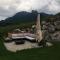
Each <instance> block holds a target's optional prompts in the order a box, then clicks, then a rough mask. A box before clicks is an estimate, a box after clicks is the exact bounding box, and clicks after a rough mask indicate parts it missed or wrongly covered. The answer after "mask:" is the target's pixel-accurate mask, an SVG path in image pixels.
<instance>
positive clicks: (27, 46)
mask: <svg viewBox="0 0 60 60" xmlns="http://www.w3.org/2000/svg"><path fill="white" fill-rule="evenodd" d="M4 45H5V47H6V49H7V50H9V51H12V52H16V51H19V50H24V49H31V48H38V47H39V46H38V44H37V43H31V42H29V41H25V43H24V44H19V45H16V44H15V42H10V43H4Z"/></svg>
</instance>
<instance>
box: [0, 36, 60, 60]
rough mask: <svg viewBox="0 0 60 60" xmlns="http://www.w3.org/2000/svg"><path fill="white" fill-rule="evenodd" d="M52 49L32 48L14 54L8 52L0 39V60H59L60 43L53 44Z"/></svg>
mask: <svg viewBox="0 0 60 60" xmlns="http://www.w3.org/2000/svg"><path fill="white" fill-rule="evenodd" d="M53 44H54V45H53V46H52V47H45V48H34V49H28V50H23V51H17V52H16V53H13V52H9V51H7V50H6V49H5V47H4V45H3V39H2V38H1V37H0V60H60V42H54V43H53Z"/></svg>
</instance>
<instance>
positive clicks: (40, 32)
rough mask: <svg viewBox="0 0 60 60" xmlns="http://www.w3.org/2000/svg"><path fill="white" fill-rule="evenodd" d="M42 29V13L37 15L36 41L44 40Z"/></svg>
mask: <svg viewBox="0 0 60 60" xmlns="http://www.w3.org/2000/svg"><path fill="white" fill-rule="evenodd" d="M42 38H43V37H42V30H41V22H40V14H38V16H37V21H36V41H37V42H40V41H41V40H42Z"/></svg>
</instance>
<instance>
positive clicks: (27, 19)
mask: <svg viewBox="0 0 60 60" xmlns="http://www.w3.org/2000/svg"><path fill="white" fill-rule="evenodd" d="M37 14H38V13H37V11H34V10H33V11H32V12H26V11H22V12H18V13H16V14H15V15H14V16H12V17H8V18H7V19H5V20H2V21H0V26H7V25H18V24H22V23H32V22H34V23H35V22H36V18H37ZM40 15H41V21H42V20H48V19H50V18H56V17H58V16H60V13H58V14H56V15H48V14H45V13H40Z"/></svg>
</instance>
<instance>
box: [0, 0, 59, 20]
mask: <svg viewBox="0 0 60 60" xmlns="http://www.w3.org/2000/svg"><path fill="white" fill-rule="evenodd" d="M31 10H37V11H38V12H45V13H48V14H56V13H58V12H60V0H0V19H2V18H6V17H10V16H12V15H14V14H15V13H17V12H19V11H29V12H30V11H31Z"/></svg>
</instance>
